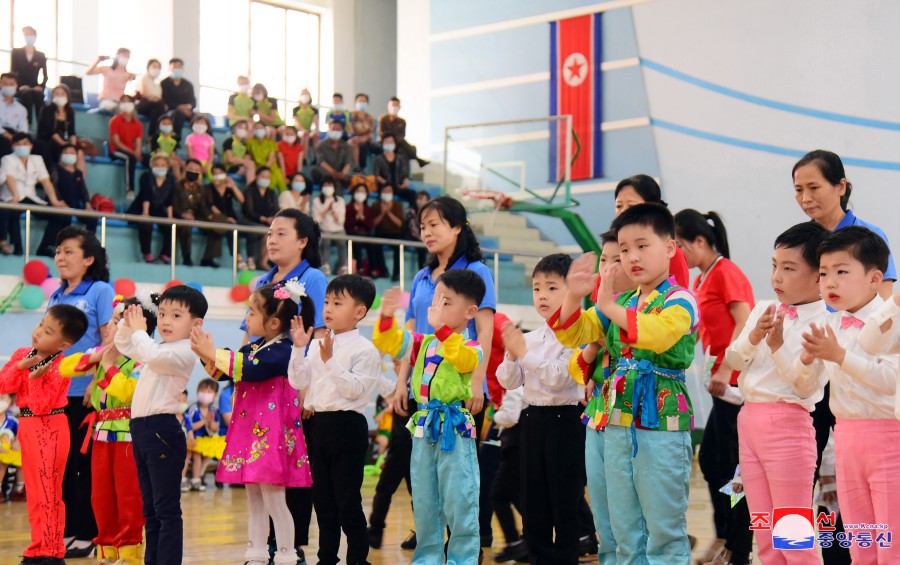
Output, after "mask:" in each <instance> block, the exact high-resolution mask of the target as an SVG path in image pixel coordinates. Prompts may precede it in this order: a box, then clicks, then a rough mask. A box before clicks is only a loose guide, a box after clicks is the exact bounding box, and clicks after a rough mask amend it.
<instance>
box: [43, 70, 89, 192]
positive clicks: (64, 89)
mask: <svg viewBox="0 0 900 565" xmlns="http://www.w3.org/2000/svg"><path fill="white" fill-rule="evenodd" d="M51 95H52V98H51V102H52V104H50V105H48V106H44V107H43V108H41V114H40V116H39V117H38V127H37V146H38V147H39V149H40V153H41V155H42V156H43V157H44V164H45V165H47V169H48V170H52V169H53V168H55V167H56V164H57V163H58V162H59V156H60V154H61V153H62V149H63V147H65V146H67V145H71V146H73V147H75V148H77V147H78V137H77V136H76V135H75V110H74V109H72V105H71V104H70V103H69V87H68V86H66V85H64V84H61V85H59V86H57V87H55V88H54V89H53V91H52V92H51ZM77 158H78V169H79V170H80V171H81V173H82V174H85V173H86V168H85V163H84V153H83V152H82V151H81V150H77Z"/></svg>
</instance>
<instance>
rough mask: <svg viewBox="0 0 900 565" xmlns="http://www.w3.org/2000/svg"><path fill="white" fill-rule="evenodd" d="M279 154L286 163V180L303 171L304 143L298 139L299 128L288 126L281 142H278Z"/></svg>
mask: <svg viewBox="0 0 900 565" xmlns="http://www.w3.org/2000/svg"><path fill="white" fill-rule="evenodd" d="M278 152H279V153H281V160H282V162H283V163H284V178H287V179H289V178H291V177H293V176H294V173H296V172H297V171H300V170H302V169H303V143H302V142H301V141H300V140H299V139H297V128H295V127H294V126H286V127H285V128H284V134H283V135H282V136H281V141H279V142H278Z"/></svg>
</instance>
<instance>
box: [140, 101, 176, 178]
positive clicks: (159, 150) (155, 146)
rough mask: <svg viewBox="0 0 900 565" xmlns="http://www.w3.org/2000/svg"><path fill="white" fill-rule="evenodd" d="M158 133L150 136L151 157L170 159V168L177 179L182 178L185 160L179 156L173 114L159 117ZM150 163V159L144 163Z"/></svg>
mask: <svg viewBox="0 0 900 565" xmlns="http://www.w3.org/2000/svg"><path fill="white" fill-rule="evenodd" d="M156 130H157V134H156V135H152V134H151V136H150V157H157V156H159V157H165V158H166V159H168V160H169V168H171V169H172V174H173V175H174V176H175V180H181V179H182V178H183V177H184V161H183V160H182V159H181V157H179V156H178V153H177V151H178V146H179V145H180V142H179V141H178V136H176V135H175V123H174V122H173V121H172V116H166V115H162V116H160V117H159V124H158V125H157V126H156ZM144 164H145V165H148V166H149V164H150V160H149V159H147V161H146V162H145V163H144Z"/></svg>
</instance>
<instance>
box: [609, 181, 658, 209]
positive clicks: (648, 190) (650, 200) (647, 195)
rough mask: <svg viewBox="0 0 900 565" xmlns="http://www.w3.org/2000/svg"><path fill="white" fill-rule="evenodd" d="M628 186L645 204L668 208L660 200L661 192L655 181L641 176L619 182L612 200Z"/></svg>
mask: <svg viewBox="0 0 900 565" xmlns="http://www.w3.org/2000/svg"><path fill="white" fill-rule="evenodd" d="M629 186H630V187H631V188H633V189H634V191H635V192H637V193H638V195H639V196H640V197H641V198H643V199H644V203H645V204H662V205H663V206H666V207H668V206H669V205H668V204H666V202H665V200H663V199H662V191H661V190H660V189H659V183H657V182H656V179H654V178H653V177H651V176H649V175H643V174H641V175H634V176H631V177H628V178H625V179H622V180H620V181H619V184H617V185H616V191H615V192H614V193H613V198H616V197H618V196H619V193H620V192H622V190H623V189H624V188H626V187H629Z"/></svg>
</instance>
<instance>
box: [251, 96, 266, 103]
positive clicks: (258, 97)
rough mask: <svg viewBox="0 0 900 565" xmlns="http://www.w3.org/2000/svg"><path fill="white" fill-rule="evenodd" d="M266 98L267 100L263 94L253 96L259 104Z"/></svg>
mask: <svg viewBox="0 0 900 565" xmlns="http://www.w3.org/2000/svg"><path fill="white" fill-rule="evenodd" d="M264 98H265V96H263V95H262V94H254V95H253V99H254V100H256V101H257V102H262V101H263V99H264Z"/></svg>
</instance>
